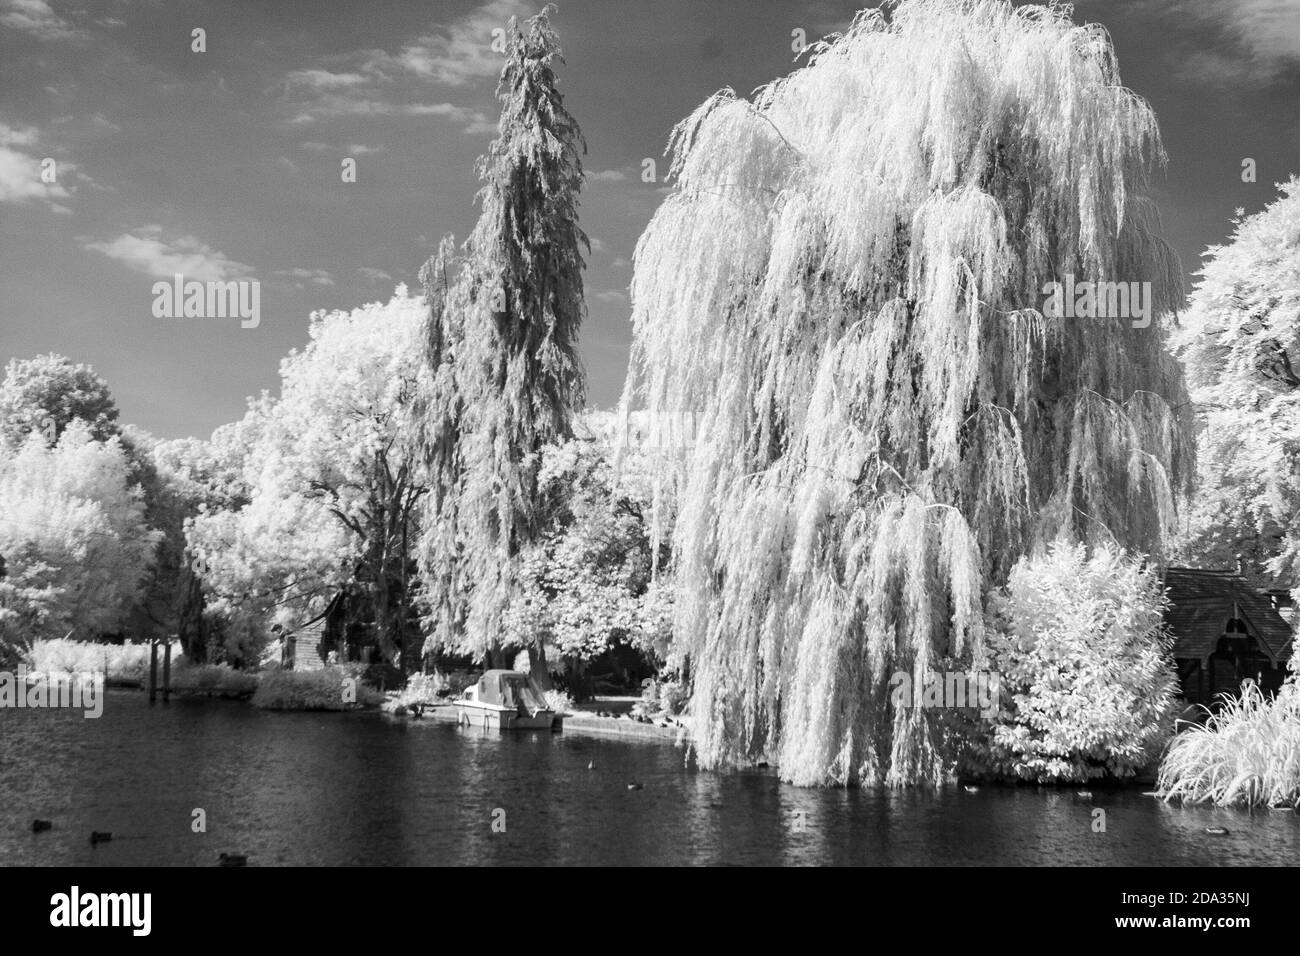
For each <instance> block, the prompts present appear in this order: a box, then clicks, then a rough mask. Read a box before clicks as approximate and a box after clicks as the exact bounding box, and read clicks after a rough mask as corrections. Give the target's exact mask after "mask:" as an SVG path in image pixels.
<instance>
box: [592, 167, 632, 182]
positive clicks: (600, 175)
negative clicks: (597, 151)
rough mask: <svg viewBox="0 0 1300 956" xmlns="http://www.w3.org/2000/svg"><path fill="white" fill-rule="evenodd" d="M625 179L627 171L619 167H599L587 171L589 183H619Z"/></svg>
mask: <svg viewBox="0 0 1300 956" xmlns="http://www.w3.org/2000/svg"><path fill="white" fill-rule="evenodd" d="M626 179H627V173H625V172H624V171H623V170H621V169H601V170H598V171H596V172H594V173H587V182H589V183H621V182H624V181H625V180H626Z"/></svg>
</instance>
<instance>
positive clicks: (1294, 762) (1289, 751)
mask: <svg viewBox="0 0 1300 956" xmlns="http://www.w3.org/2000/svg"><path fill="white" fill-rule="evenodd" d="M1207 713H1208V711H1207ZM1157 790H1158V792H1159V793H1160V795H1161V796H1162V797H1164V798H1165V799H1166V800H1182V801H1184V802H1186V803H1216V804H1219V805H1220V806H1229V807H1230V806H1245V807H1256V806H1269V807H1284V806H1291V807H1296V808H1298V809H1300V685H1297V683H1296V678H1295V677H1292V678H1291V679H1290V680H1288V681H1287V682H1286V683H1285V684H1283V685H1282V689H1281V690H1280V691H1279V692H1278V694H1277V696H1276V697H1274V698H1273V699H1272V700H1270V699H1269V698H1267V697H1266V696H1265V695H1264V693H1263V692H1262V691H1261V690H1260V689H1259V686H1258V685H1257V684H1256V683H1255V682H1254V681H1250V680H1248V681H1246V682H1245V683H1244V684H1243V685H1242V689H1241V696H1240V697H1239V698H1233V697H1231V696H1228V695H1224V706H1223V709H1222V710H1220V711H1219V712H1218V713H1217V714H1210V715H1209V717H1208V718H1207V720H1206V722H1205V725H1204V726H1193V727H1192V728H1191V729H1190V730H1188V731H1186V732H1184V733H1182V734H1179V735H1178V736H1177V737H1176V738H1174V741H1173V743H1172V744H1170V746H1169V752H1168V753H1167V754H1166V755H1165V759H1164V761H1163V762H1162V763H1161V764H1160V776H1159V780H1158V782H1157Z"/></svg>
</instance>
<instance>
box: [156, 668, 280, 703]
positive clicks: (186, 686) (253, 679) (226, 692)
mask: <svg viewBox="0 0 1300 956" xmlns="http://www.w3.org/2000/svg"><path fill="white" fill-rule="evenodd" d="M258 684H259V680H258V676H257V675H256V674H253V673H250V672H249V671H237V670H235V669H234V668H233V667H231V666H230V665H229V664H190V663H188V662H183V663H182V664H181V665H180V666H179V667H173V668H172V690H174V691H179V692H183V693H189V694H209V695H211V694H216V695H217V696H220V697H246V696H248V695H249V694H252V693H253V692H254V691H256V690H257V687H258Z"/></svg>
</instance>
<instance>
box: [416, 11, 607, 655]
mask: <svg viewBox="0 0 1300 956" xmlns="http://www.w3.org/2000/svg"><path fill="white" fill-rule="evenodd" d="M552 9H553V8H552V7H550V6H548V7H547V8H546V9H545V10H543V12H542V13H541V14H539V15H538V16H536V17H533V18H532V19H530V20H528V21H527V22H526V23H525V24H524V25H523V27H522V28H521V27H520V26H519V25H518V24H517V22H516V21H515V20H514V19H513V18H512V19H511V21H510V25H509V28H508V30H507V52H506V63H505V66H504V68H503V69H502V71H501V80H500V83H499V85H498V88H497V97H498V99H499V100H500V102H501V119H500V123H499V125H498V136H497V138H496V140H494V141H493V143H492V145H491V147H490V148H489V150H488V153H487V155H485V156H484V157H482V158H481V159H480V160H479V167H478V171H479V176H480V178H481V179H482V181H483V187H482V188H481V190H480V191H479V194H478V201H479V203H480V205H481V208H482V212H481V214H480V217H479V220H478V223H477V225H476V226H475V228H474V231H473V233H472V234H471V235H470V237H469V239H468V240H467V241H466V242H465V244H464V247H463V248H462V249H461V253H460V255H457V254H456V248H455V244H454V242H453V241H452V239H451V238H450V237H447V238H445V239H444V240H443V242H442V245H441V247H440V249H439V251H438V254H437V255H436V256H435V257H434V258H433V259H431V260H430V261H429V262H428V263H426V265H425V266H424V268H423V269H422V270H421V275H420V278H421V281H422V283H423V285H424V291H425V295H426V297H427V299H428V303H429V314H428V321H427V323H426V327H425V355H426V362H425V368H424V370H423V375H422V387H421V394H422V402H421V407H420V414H419V428H418V430H417V432H418V441H419V450H420V452H421V454H422V457H423V460H424V463H425V465H426V467H427V469H428V477H429V484H430V494H429V496H428V498H427V504H426V507H425V512H424V515H423V521H422V529H423V530H422V537H421V542H420V567H421V577H422V584H423V593H424V598H425V601H426V603H427V606H428V608H429V614H428V621H427V625H428V630H429V634H430V638H429V640H430V641H431V645H430V644H428V643H426V648H429V647H430V646H432V647H434V648H449V649H452V650H454V651H457V652H461V653H472V654H475V655H478V656H486V657H488V658H489V659H490V660H491V661H492V663H493V664H496V665H501V664H502V663H503V658H502V657H501V648H500V646H499V643H498V635H499V634H500V633H501V627H500V615H501V612H502V610H503V609H504V607H505V605H506V604H507V603H508V601H509V598H510V596H511V594H512V592H513V590H514V588H515V586H516V578H517V574H518V562H519V556H520V553H521V551H522V550H523V549H524V548H526V547H527V546H528V545H529V544H530V543H531V542H533V541H534V540H535V539H536V537H537V535H538V533H539V529H540V527H541V524H542V519H543V518H544V515H543V514H542V509H543V504H544V503H543V502H542V500H541V496H540V493H539V489H538V482H537V475H538V467H539V464H540V461H539V455H538V452H539V450H540V449H541V448H542V447H543V446H545V445H546V444H548V443H550V442H552V441H556V440H559V439H563V438H567V437H569V436H570V435H571V434H572V416H573V413H574V411H575V409H577V408H579V407H580V406H581V404H582V401H583V377H582V370H581V367H580V364H579V362H578V358H577V336H578V329H579V327H580V326H581V323H582V317H583V314H584V311H585V307H584V304H583V292H582V268H583V265H584V263H583V259H582V248H583V247H586V246H587V238H586V236H585V235H584V234H583V232H582V230H581V229H580V228H579V227H578V215H577V209H578V199H577V197H578V192H579V190H580V188H581V185H582V161H581V153H582V152H584V151H585V149H586V145H585V142H584V141H583V138H582V133H581V131H580V130H579V128H578V124H577V123H576V122H575V121H574V119H573V117H571V116H570V115H569V113H568V112H567V111H566V110H565V108H564V103H563V97H562V96H561V95H560V92H559V89H558V88H557V80H556V76H555V64H556V62H557V61H559V60H560V47H559V42H558V39H557V37H556V35H555V33H554V31H553V30H552V29H551V26H550V22H549V14H550V12H551V11H552ZM588 248H589V247H588ZM533 650H534V651H540V648H534V649H533Z"/></svg>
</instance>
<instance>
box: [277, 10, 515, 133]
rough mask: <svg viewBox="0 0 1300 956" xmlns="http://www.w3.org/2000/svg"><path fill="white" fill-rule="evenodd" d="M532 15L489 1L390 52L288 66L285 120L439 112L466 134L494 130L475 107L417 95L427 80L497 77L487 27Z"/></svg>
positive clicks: (461, 82) (497, 60)
mask: <svg viewBox="0 0 1300 956" xmlns="http://www.w3.org/2000/svg"><path fill="white" fill-rule="evenodd" d="M533 12H535V11H534V10H533V8H532V5H531V4H529V3H526V2H525V0H489V2H488V3H485V4H483V5H481V6H479V7H477V8H475V9H474V10H473V11H471V12H470V13H468V14H466V15H465V16H462V17H460V18H458V19H456V20H453V21H452V22H451V23H450V24H449V25H447V26H441V27H437V28H435V29H434V30H432V31H431V32H430V33H428V34H427V35H424V36H421V37H419V38H418V39H417V40H416V41H415V42H414V43H411V44H408V45H407V46H405V47H403V48H402V49H401V50H400V51H399V52H397V53H389V52H387V51H385V50H376V49H362V50H356V51H354V52H352V53H348V54H345V55H342V56H339V57H336V58H334V61H335V63H336V67H335V68H334V69H321V68H318V67H310V68H303V69H297V70H292V71H291V72H289V73H287V74H285V76H284V78H283V80H282V81H281V83H280V87H281V89H282V96H283V98H284V102H285V103H286V104H287V106H288V107H289V109H290V112H289V113H288V118H287V119H286V122H287V123H289V124H290V125H295V126H304V125H307V124H310V123H315V122H318V121H322V120H328V119H334V118H339V117H388V116H439V117H442V118H445V119H447V120H449V121H451V122H453V123H456V124H458V125H460V126H461V127H462V128H463V131H464V132H465V133H467V134H471V135H477V134H489V133H494V132H496V128H497V127H496V122H495V121H494V120H492V119H489V118H488V117H487V116H486V115H485V114H484V113H482V112H481V111H480V110H477V109H472V108H470V107H467V106H460V105H457V104H455V103H449V102H433V103H429V102H421V100H422V99H423V97H424V96H425V95H426V91H427V88H428V86H429V85H430V84H431V83H432V84H435V85H440V86H448V87H464V86H467V85H469V84H471V83H473V82H476V81H480V80H487V79H490V78H491V79H495V78H496V77H497V76H499V75H500V73H501V67H502V65H503V64H504V62H505V58H504V56H503V55H502V54H501V53H497V52H494V51H493V50H492V41H493V35H492V31H494V30H504V29H505V27H506V26H507V24H508V23H509V21H510V18H511V17H523V16H529V15H531V14H532V13H533ZM322 145H324V144H322Z"/></svg>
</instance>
